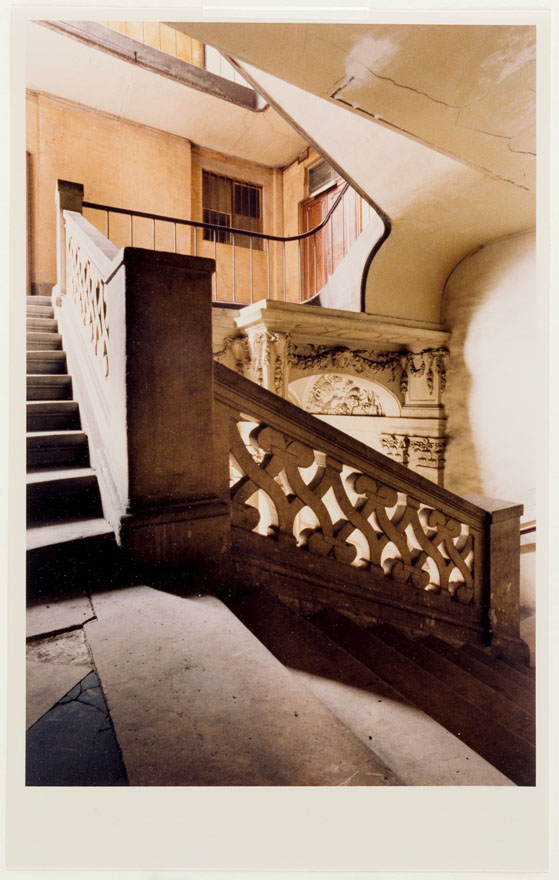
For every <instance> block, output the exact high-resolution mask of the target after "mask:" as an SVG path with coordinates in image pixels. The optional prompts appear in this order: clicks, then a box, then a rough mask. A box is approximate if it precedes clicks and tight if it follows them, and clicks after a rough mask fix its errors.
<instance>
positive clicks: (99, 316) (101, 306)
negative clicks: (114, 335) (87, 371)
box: [66, 235, 109, 378]
mask: <svg viewBox="0 0 559 880" xmlns="http://www.w3.org/2000/svg"><path fill="white" fill-rule="evenodd" d="M66 288H67V292H68V295H69V296H71V297H72V300H73V303H74V305H75V307H76V309H77V310H78V313H79V315H80V317H81V320H82V323H83V326H84V327H85V331H86V334H87V335H88V338H89V343H90V345H91V348H92V350H93V354H94V356H95V358H96V360H97V362H98V364H99V366H100V368H101V374H102V375H103V376H104V377H105V378H107V377H108V375H109V321H108V316H107V302H106V299H105V282H104V281H103V278H102V277H101V274H100V272H99V271H98V269H97V268H96V267H95V265H94V264H93V263H92V262H91V260H89V259H88V258H87V257H85V256H84V255H83V254H82V251H81V248H80V245H79V244H78V243H77V242H76V241H75V240H74V239H73V238H72V236H71V235H68V238H67V253H66Z"/></svg>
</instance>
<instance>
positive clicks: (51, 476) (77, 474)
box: [26, 467, 96, 486]
mask: <svg viewBox="0 0 559 880" xmlns="http://www.w3.org/2000/svg"><path fill="white" fill-rule="evenodd" d="M88 477H93V478H96V473H95V471H94V469H93V468H89V467H75V468H56V469H54V468H52V469H50V468H49V469H46V468H45V469H44V470H38V471H32V472H31V473H28V474H26V482H27V485H28V486H29V485H33V484H35V483H49V482H51V481H54V480H56V481H62V480H83V479H85V478H88Z"/></svg>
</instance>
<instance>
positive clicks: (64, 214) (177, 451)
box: [53, 181, 229, 565]
mask: <svg viewBox="0 0 559 880" xmlns="http://www.w3.org/2000/svg"><path fill="white" fill-rule="evenodd" d="M81 196H83V187H81V186H80V185H79V184H72V183H70V182H68V181H59V182H58V186H57V204H58V250H57V253H58V258H59V259H58V272H59V274H58V283H57V285H56V288H55V290H54V291H53V303H54V306H55V316H56V318H57V320H58V322H59V327H60V332H61V334H62V337H63V339H64V348H65V351H66V355H67V363H68V369H69V372H70V374H71V376H72V384H73V388H74V393H75V396H76V399H77V400H78V402H79V406H80V416H81V421H82V427H83V429H84V431H85V432H86V434H87V436H88V441H89V450H90V457H91V464H92V467H93V468H94V469H95V470H96V473H97V477H98V481H99V487H100V490H101V497H102V503H103V514H104V516H105V519H107V521H108V522H109V523H110V525H111V526H112V528H113V529H114V531H115V534H116V535H117V538H118V540H119V542H121V543H122V544H123V545H124V546H126V547H127V549H128V550H129V552H130V553H131V554H132V556H134V558H136V559H139V560H141V561H144V562H147V563H148V564H159V563H163V562H164V563H165V564H167V565H169V564H177V563H178V562H186V561H187V560H193V557H194V556H196V555H197V554H198V555H199V554H200V553H201V552H202V551H203V552H204V553H206V552H208V546H209V545H208V542H210V543H211V541H212V540H213V544H214V548H213V550H214V554H215V555H216V558H219V555H220V553H219V551H220V548H221V547H222V545H223V543H224V542H225V541H226V539H227V523H228V511H229V502H228V498H227V494H226V482H225V481H226V474H225V469H224V468H222V469H221V470H222V471H223V480H224V485H223V489H222V488H221V486H220V484H219V480H220V470H219V469H218V468H217V467H216V466H215V462H214V460H213V456H212V454H211V450H208V448H207V445H208V444H207V437H208V436H211V435H212V432H213V405H212V394H213V390H212V366H213V359H212V348H211V333H212V329H211V325H212V309H211V279H212V275H213V273H214V271H215V264H214V261H213V260H209V259H205V258H203V257H192V256H188V255H183V254H171V253H166V252H162V251H153V250H149V249H144V248H135V247H125V248H121V249H119V248H117V247H116V246H115V244H114V243H112V242H110V241H109V240H108V239H106V238H105V237H104V236H103V235H102V233H100V232H99V231H98V230H97V229H96V228H95V226H93V225H92V224H91V223H90V222H89V221H88V220H87V219H86V218H85V217H83V216H82V214H81V208H82V204H81ZM193 316H194V317H193ZM180 395H184V399H185V400H186V401H195V406H193V407H192V408H190V407H188V406H177V400H178V399H179V397H180ZM186 437H188V438H189V439H190V442H191V443H192V446H193V448H195V449H204V456H203V460H202V459H200V460H199V461H198V460H196V462H194V461H193V457H192V455H191V453H190V450H189V448H188V447H187V446H185V443H184V438H186ZM200 523H202V524H203V525H200ZM208 523H212V524H213V529H212V535H211V537H209V538H208V537H205V538H204V541H203V542H202V541H200V542H199V544H196V545H195V546H193V542H192V540H190V539H191V536H192V535H193V534H196V533H197V531H201V530H202V528H206V527H207V524H208Z"/></svg>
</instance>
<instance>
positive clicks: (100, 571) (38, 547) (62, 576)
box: [26, 517, 129, 602]
mask: <svg viewBox="0 0 559 880" xmlns="http://www.w3.org/2000/svg"><path fill="white" fill-rule="evenodd" d="M26 555H27V599H28V602H36V601H42V600H43V599H44V598H45V597H47V598H48V600H49V601H52V599H53V598H60V597H64V596H67V595H70V594H73V593H74V592H75V590H76V589H77V588H80V589H82V590H84V589H91V588H93V587H94V586H98V584H99V583H100V582H102V583H107V584H114V583H118V582H119V580H120V579H121V577H122V569H123V560H122V554H121V551H120V548H119V547H118V545H117V543H116V540H115V535H114V532H113V531H112V529H111V527H110V526H109V524H108V523H107V521H106V520H104V519H102V518H101V517H94V518H91V519H88V518H84V517H79V518H73V519H72V518H69V519H67V520H57V521H53V522H43V523H41V524H40V525H36V526H32V527H30V528H28V529H27V554H26ZM128 577H129V575H128Z"/></svg>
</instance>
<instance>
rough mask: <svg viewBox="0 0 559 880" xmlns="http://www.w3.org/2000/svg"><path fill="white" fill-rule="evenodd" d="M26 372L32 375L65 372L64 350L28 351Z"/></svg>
mask: <svg viewBox="0 0 559 880" xmlns="http://www.w3.org/2000/svg"><path fill="white" fill-rule="evenodd" d="M27 373H28V374H32V375H44V374H49V375H53V374H60V373H66V352H65V351H28V352H27Z"/></svg>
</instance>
